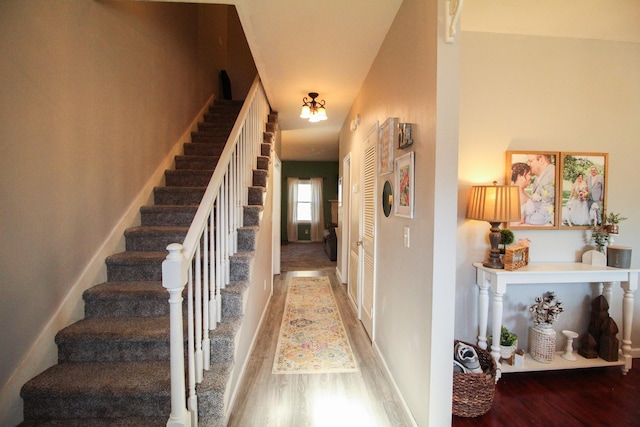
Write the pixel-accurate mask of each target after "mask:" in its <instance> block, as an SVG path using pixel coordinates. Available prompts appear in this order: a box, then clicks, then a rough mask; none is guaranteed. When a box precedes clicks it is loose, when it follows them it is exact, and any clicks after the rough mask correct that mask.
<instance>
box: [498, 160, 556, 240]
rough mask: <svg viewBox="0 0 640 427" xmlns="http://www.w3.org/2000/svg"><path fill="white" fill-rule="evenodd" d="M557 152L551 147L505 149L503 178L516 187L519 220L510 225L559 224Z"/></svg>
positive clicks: (541, 226) (537, 226)
mask: <svg viewBox="0 0 640 427" xmlns="http://www.w3.org/2000/svg"><path fill="white" fill-rule="evenodd" d="M559 161H560V153H559V152H554V151H507V161H506V165H507V168H506V169H507V170H506V178H505V182H506V183H508V184H510V185H516V186H518V187H519V189H520V190H519V192H520V212H521V218H520V221H517V222H511V223H508V224H507V227H509V228H527V229H542V230H546V229H556V228H558V209H557V204H556V201H557V199H558V196H557V193H558V189H557V187H556V183H557V182H558V181H559V180H558V176H559V174H558V170H559Z"/></svg>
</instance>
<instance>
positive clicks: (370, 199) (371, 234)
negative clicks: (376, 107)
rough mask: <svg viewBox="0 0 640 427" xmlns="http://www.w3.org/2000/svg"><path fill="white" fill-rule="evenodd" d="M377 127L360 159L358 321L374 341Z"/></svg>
mask: <svg viewBox="0 0 640 427" xmlns="http://www.w3.org/2000/svg"><path fill="white" fill-rule="evenodd" d="M377 140H378V126H377V125H376V126H375V127H374V129H373V130H372V131H371V132H369V134H368V135H367V137H366V138H365V140H364V144H363V145H364V153H363V156H362V160H363V164H362V222H361V225H362V228H361V230H362V234H361V239H360V241H361V242H362V244H361V248H362V252H361V256H360V268H359V269H358V270H359V275H360V280H359V282H360V283H361V284H362V287H361V289H362V293H361V295H362V299H361V304H362V306H361V311H360V312H361V320H362V324H363V325H364V328H365V330H366V331H367V333H368V334H369V338H371V340H372V341H373V339H374V316H375V310H374V307H375V283H376V277H375V270H376V269H375V232H376V202H375V201H376V194H377V193H376V145H377V144H376V142H377Z"/></svg>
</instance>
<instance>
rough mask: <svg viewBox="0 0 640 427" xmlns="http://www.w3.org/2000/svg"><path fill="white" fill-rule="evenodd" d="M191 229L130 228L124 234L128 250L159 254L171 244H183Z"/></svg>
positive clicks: (166, 227)
mask: <svg viewBox="0 0 640 427" xmlns="http://www.w3.org/2000/svg"><path fill="white" fill-rule="evenodd" d="M188 231H189V227H168V226H161V227H159V226H140V227H132V228H128V229H127V230H125V232H124V237H125V239H126V250H127V251H131V252H135V251H139V252H143V251H150V252H154V251H155V252H158V251H162V250H165V249H166V248H167V246H169V245H170V244H171V243H182V242H183V241H184V238H185V237H186V236H187V232H188Z"/></svg>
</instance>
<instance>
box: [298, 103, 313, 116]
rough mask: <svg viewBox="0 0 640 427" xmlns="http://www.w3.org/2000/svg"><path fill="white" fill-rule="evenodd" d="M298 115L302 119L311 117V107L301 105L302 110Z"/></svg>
mask: <svg viewBox="0 0 640 427" xmlns="http://www.w3.org/2000/svg"><path fill="white" fill-rule="evenodd" d="M300 117H301V118H303V119H308V118H309V117H311V108H309V106H308V105H303V106H302V110H301V111H300Z"/></svg>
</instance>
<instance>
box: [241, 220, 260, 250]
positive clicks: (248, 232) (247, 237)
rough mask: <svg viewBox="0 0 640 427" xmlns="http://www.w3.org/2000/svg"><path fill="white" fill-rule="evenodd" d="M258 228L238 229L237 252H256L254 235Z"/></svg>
mask: <svg viewBox="0 0 640 427" xmlns="http://www.w3.org/2000/svg"><path fill="white" fill-rule="evenodd" d="M258 229H259V227H258V226H255V225H254V226H246V227H240V228H238V230H237V236H238V252H252V251H255V250H256V233H257V232H258Z"/></svg>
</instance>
